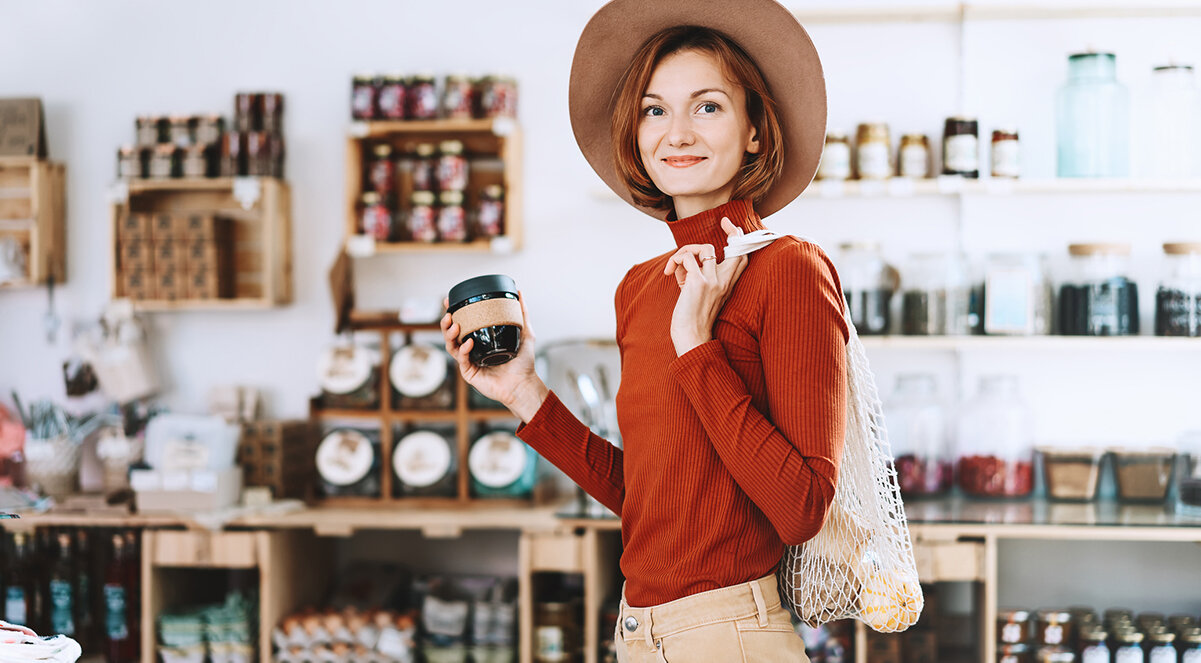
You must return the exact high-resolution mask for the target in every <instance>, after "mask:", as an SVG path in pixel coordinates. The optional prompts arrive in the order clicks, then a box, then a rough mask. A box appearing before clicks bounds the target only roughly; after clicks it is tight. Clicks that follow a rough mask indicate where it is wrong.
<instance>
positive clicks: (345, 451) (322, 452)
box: [317, 430, 375, 486]
mask: <svg viewBox="0 0 1201 663" xmlns="http://www.w3.org/2000/svg"><path fill="white" fill-rule="evenodd" d="M374 461H375V450H374V449H372V448H371V440H369V439H367V436H366V435H364V434H362V433H360V432H359V431H357V430H339V431H334V432H332V433H330V434H329V435H326V436H325V439H323V440H321V445H320V446H319V447H317V473H318V474H320V475H321V478H322V479H325V480H326V481H328V482H330V483H332V484H334V485H335V486H349V485H351V484H353V483H355V482H357V481H359V480H360V479H362V478H363V477H365V476H367V472H369V471H370V470H371V464H372V463H373V462H374Z"/></svg>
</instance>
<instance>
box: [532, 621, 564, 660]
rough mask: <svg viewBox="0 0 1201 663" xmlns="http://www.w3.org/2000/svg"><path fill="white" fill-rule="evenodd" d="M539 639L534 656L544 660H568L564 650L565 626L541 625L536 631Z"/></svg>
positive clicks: (535, 636)
mask: <svg viewBox="0 0 1201 663" xmlns="http://www.w3.org/2000/svg"><path fill="white" fill-rule="evenodd" d="M534 639H535V640H536V641H537V644H536V645H535V649H534V658H536V659H539V660H543V661H559V660H567V652H565V651H563V650H564V647H565V645H564V642H563V641H564V640H565V638H564V636H563V628H562V627H561V626H539V627H538V629H537V630H536V631H535V632H534Z"/></svg>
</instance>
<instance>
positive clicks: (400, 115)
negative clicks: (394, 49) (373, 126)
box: [375, 74, 408, 120]
mask: <svg viewBox="0 0 1201 663" xmlns="http://www.w3.org/2000/svg"><path fill="white" fill-rule="evenodd" d="M375 97H376V99H375V105H376V109H377V116H378V118H379V119H381V120H403V119H405V113H406V108H405V101H406V100H407V99H408V92H407V91H406V90H405V79H404V76H400V75H398V74H391V75H388V76H381V77H379V78H378V79H376V81H375Z"/></svg>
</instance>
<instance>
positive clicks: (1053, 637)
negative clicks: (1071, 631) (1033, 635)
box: [1043, 624, 1063, 645]
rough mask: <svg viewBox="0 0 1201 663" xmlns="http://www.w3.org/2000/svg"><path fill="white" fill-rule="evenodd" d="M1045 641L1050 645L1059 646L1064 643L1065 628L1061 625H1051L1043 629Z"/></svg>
mask: <svg viewBox="0 0 1201 663" xmlns="http://www.w3.org/2000/svg"><path fill="white" fill-rule="evenodd" d="M1043 641H1044V642H1045V643H1046V644H1048V645H1057V644H1060V643H1061V642H1063V627H1062V626H1060V625H1059V624H1049V625H1048V626H1047V627H1046V628H1045V629H1043Z"/></svg>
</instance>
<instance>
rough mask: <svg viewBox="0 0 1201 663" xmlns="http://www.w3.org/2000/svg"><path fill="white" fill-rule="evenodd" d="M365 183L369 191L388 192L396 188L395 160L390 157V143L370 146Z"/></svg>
mask: <svg viewBox="0 0 1201 663" xmlns="http://www.w3.org/2000/svg"><path fill="white" fill-rule="evenodd" d="M367 183H368V185H369V186H370V187H371V189H370V190H371V191H374V192H376V193H379V194H388V193H392V192H393V191H395V190H396V160H395V159H393V158H392V146H391V145H389V144H387V143H381V144H379V145H376V146H375V147H373V148H371V161H370V162H369V163H368V165H367Z"/></svg>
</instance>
